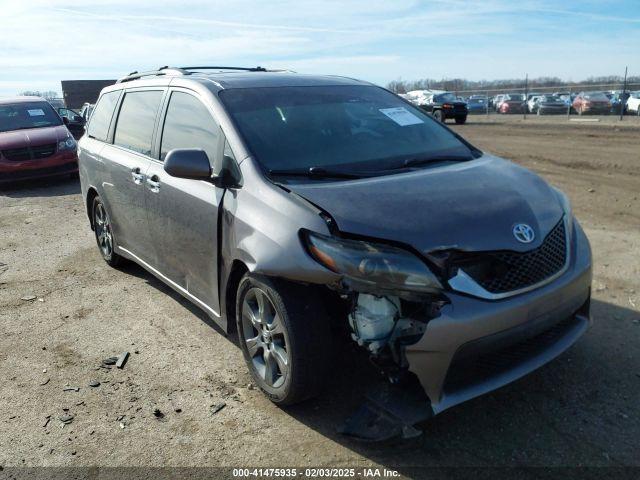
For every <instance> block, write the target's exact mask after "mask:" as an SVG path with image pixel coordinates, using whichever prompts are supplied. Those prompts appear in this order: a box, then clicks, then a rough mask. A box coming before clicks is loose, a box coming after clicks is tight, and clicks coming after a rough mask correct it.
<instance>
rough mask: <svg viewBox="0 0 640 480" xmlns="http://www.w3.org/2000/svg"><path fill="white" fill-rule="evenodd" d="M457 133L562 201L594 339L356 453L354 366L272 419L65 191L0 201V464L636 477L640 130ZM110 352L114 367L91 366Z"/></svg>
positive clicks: (472, 123)
mask: <svg viewBox="0 0 640 480" xmlns="http://www.w3.org/2000/svg"><path fill="white" fill-rule="evenodd" d="M639 120H640V119H639ZM453 128H455V129H456V131H458V132H459V133H461V134H462V135H463V136H465V137H466V138H468V139H469V140H470V141H471V142H472V143H474V144H476V145H477V146H479V147H480V148H482V149H484V150H486V151H489V152H492V153H495V154H498V155H501V156H503V157H505V158H509V159H513V160H514V161H516V162H518V163H520V164H522V165H525V166H527V167H529V168H531V169H533V170H535V171H536V172H538V173H540V174H541V175H542V176H544V177H545V178H546V179H547V180H548V181H550V182H551V183H552V184H554V185H557V186H559V187H560V188H562V189H563V190H564V191H565V192H567V194H568V195H569V196H570V198H571V200H572V202H573V206H574V211H575V213H576V215H577V217H578V218H579V219H580V221H581V222H582V224H583V226H584V227H585V230H586V232H587V234H588V236H589V238H590V239H591V242H592V246H593V250H594V257H595V259H594V260H595V266H594V284H593V316H594V318H595V325H594V327H593V328H592V329H591V330H590V331H589V332H588V333H587V334H586V335H585V337H584V338H583V339H581V341H580V342H579V343H578V344H577V345H575V346H574V347H573V348H572V349H571V350H570V351H569V352H567V353H565V354H564V355H563V356H562V357H560V358H559V359H557V360H556V361H555V362H553V363H552V364H551V365H548V366H546V367H544V368H542V369H541V370H540V371H538V372H536V373H534V374H532V375H530V376H529V377H527V378H525V379H522V380H520V381H518V382H516V383H515V384H512V385H510V386H508V387H505V388H503V389H501V390H499V391H497V392H494V393H492V394H489V395H486V396H484V397H482V398H478V399H476V400H474V401H471V402H468V403H466V404H464V405H461V406H459V407H456V408H454V409H452V410H450V411H447V412H445V413H443V414H442V415H441V416H439V417H437V418H435V419H433V420H432V421H430V422H429V423H427V424H426V425H424V430H425V432H424V434H423V435H422V437H420V438H417V439H414V440H410V441H394V442H390V443H386V444H363V443H358V442H355V441H352V440H349V439H346V438H343V437H341V436H340V435H339V434H337V433H336V428H337V426H338V425H339V424H340V421H341V419H343V418H344V417H345V415H346V414H347V413H348V412H350V411H351V409H352V408H354V407H355V406H356V405H357V404H358V400H359V399H360V398H361V391H362V388H363V386H364V384H365V380H364V379H366V378H369V377H370V375H372V373H371V372H370V371H369V369H368V367H367V366H366V364H361V362H360V361H359V360H356V359H355V357H354V356H353V355H352V354H351V353H350V352H349V351H345V352H344V354H343V358H339V359H338V360H337V361H336V364H337V365H338V366H337V368H336V370H335V375H334V378H333V379H332V381H331V385H330V386H329V388H328V392H329V393H326V394H324V395H323V396H322V397H320V398H319V399H317V400H314V401H311V402H308V403H305V404H303V405H299V406H296V407H295V408H289V409H286V410H284V409H280V408H278V407H275V406H274V405H272V404H271V403H270V402H269V401H268V400H267V399H266V398H265V397H264V396H262V395H261V394H260V392H259V391H257V390H255V389H253V388H252V386H251V385H250V377H249V375H248V373H247V370H246V368H245V365H244V363H243V360H242V354H241V352H240V350H239V349H238V348H237V347H236V346H235V344H234V339H233V338H226V337H225V336H223V335H222V334H221V332H220V331H218V330H217V329H216V328H214V327H213V326H212V324H211V322H210V321H209V320H208V319H207V318H206V316H205V315H204V314H203V313H202V312H200V311H199V310H198V309H197V308H195V307H192V306H191V305H190V304H188V303H187V302H186V301H184V300H182V299H181V298H179V297H178V296H177V295H176V294H174V293H173V292H172V291H170V290H169V289H168V288H166V287H164V286H163V285H162V284H161V283H160V282H159V281H157V280H155V279H154V278H153V277H151V276H150V275H148V274H147V273H146V272H145V271H143V270H142V269H141V268H138V267H136V266H133V265H132V266H129V267H126V268H124V269H123V270H114V269H111V268H109V267H108V266H107V265H106V264H105V263H104V262H103V261H102V260H101V258H100V256H99V254H98V251H97V249H96V247H95V244H94V239H93V237H92V232H91V231H90V230H89V228H88V222H87V219H86V216H85V214H84V211H83V207H82V201H81V198H80V193H79V192H80V189H79V185H78V182H77V180H70V181H69V180H67V181H62V182H45V183H39V184H37V185H36V186H28V187H21V188H19V189H14V190H11V191H3V192H0V262H1V263H0V371H1V372H2V382H1V383H0V406H1V408H0V466H5V467H7V466H19V465H29V466H43V465H44V466H90V465H100V466H131V465H145V466H164V465H170V466H219V465H224V466H272V467H282V466H307V465H311V466H328V467H330V466H336V467H344V466H354V467H362V466H370V465H382V466H386V467H391V468H395V469H398V470H399V471H400V472H401V473H405V474H407V475H409V476H412V475H415V470H412V469H411V468H410V467H412V466H431V467H435V466H585V465H586V466H622V465H635V466H640V455H638V439H640V415H639V412H640V409H639V408H638V398H640V313H639V309H638V307H640V198H639V197H640V121H638V120H636V119H635V118H627V119H625V121H624V122H622V123H621V124H619V123H618V122H615V121H613V119H607V120H606V121H603V122H600V123H583V122H581V123H577V122H567V121H566V119H564V118H550V119H547V118H544V119H540V118H530V119H529V120H527V121H526V122H524V121H522V120H521V117H520V116H517V117H515V116H514V117H495V116H492V117H490V118H488V119H487V118H485V117H483V116H478V117H470V120H469V123H468V124H467V125H462V126H453ZM30 295H33V296H35V297H36V298H35V299H33V300H23V299H22V298H28V296H30ZM123 351H129V352H131V356H130V358H129V361H128V363H127V364H126V366H125V368H124V369H122V370H119V369H111V370H106V369H103V368H100V367H99V366H100V364H101V361H102V359H104V358H106V357H109V356H112V355H118V354H119V353H121V352H123ZM353 362H355V363H356V367H355V368H353V367H352V366H350V365H349V364H350V363H353ZM93 380H98V381H100V382H101V385H100V386H99V387H95V388H92V387H89V382H91V381H93ZM66 386H72V387H76V386H77V387H79V388H80V390H79V391H77V392H76V391H73V390H72V391H64V388H65V387H66ZM220 402H225V403H226V406H225V407H224V408H223V409H222V410H220V411H219V412H217V413H215V414H212V413H211V406H212V405H215V404H218V403H220ZM65 408H68V409H69V410H68V413H69V414H71V415H73V416H74V419H73V421H72V423H70V424H68V425H66V426H63V424H62V422H61V421H60V420H59V417H60V416H62V415H63V414H64V413H65V411H64V410H63V409H65ZM156 409H158V410H160V411H161V412H162V413H163V414H164V417H163V418H157V417H156V416H155V415H154V410H156ZM49 416H50V420H49V421H47V418H48V417H49Z"/></svg>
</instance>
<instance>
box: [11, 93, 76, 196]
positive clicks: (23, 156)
mask: <svg viewBox="0 0 640 480" xmlns="http://www.w3.org/2000/svg"><path fill="white" fill-rule="evenodd" d="M77 171H78V154H77V144H76V141H75V140H74V138H73V136H72V135H71V134H70V133H69V130H68V129H67V127H66V125H65V123H64V122H63V121H62V119H61V118H60V116H59V115H58V114H57V113H56V111H55V110H54V109H53V107H52V106H51V105H50V104H49V102H47V101H46V100H43V99H42V98H39V97H14V98H8V99H0V184H6V183H8V182H13V181H18V180H29V179H32V178H40V177H51V176H58V175H67V174H72V173H76V172H77Z"/></svg>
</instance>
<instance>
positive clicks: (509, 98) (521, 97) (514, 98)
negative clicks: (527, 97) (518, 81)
mask: <svg viewBox="0 0 640 480" xmlns="http://www.w3.org/2000/svg"><path fill="white" fill-rule="evenodd" d="M522 100H524V94H522V93H510V94H508V95H507V101H510V102H513V101H518V102H521V101H522Z"/></svg>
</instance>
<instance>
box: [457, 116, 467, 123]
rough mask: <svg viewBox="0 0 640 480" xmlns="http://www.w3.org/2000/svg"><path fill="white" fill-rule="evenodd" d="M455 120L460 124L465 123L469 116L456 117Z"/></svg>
mask: <svg viewBox="0 0 640 480" xmlns="http://www.w3.org/2000/svg"><path fill="white" fill-rule="evenodd" d="M455 120H456V123H457V124H458V125H464V123H465V122H466V121H467V116H466V115H463V116H460V117H455Z"/></svg>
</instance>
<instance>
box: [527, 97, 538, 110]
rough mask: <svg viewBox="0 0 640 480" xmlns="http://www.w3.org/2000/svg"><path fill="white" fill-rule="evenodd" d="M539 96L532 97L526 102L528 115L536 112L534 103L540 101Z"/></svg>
mask: <svg viewBox="0 0 640 480" xmlns="http://www.w3.org/2000/svg"><path fill="white" fill-rule="evenodd" d="M540 97H541V95H534V96H533V97H531V98H530V99H529V100H528V101H527V111H528V112H529V113H535V111H536V103H538V100H540Z"/></svg>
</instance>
